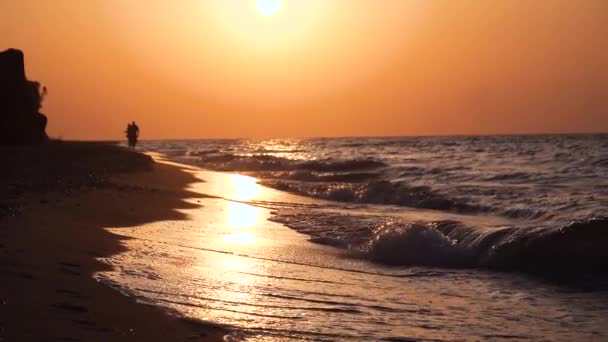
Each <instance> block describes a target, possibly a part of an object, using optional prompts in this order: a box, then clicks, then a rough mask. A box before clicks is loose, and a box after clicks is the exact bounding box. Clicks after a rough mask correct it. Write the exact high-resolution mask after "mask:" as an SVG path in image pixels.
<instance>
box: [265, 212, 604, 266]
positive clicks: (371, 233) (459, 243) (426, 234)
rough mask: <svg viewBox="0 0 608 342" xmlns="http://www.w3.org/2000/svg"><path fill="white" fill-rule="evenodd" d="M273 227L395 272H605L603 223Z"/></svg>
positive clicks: (328, 222) (326, 222)
mask: <svg viewBox="0 0 608 342" xmlns="http://www.w3.org/2000/svg"><path fill="white" fill-rule="evenodd" d="M275 215H276V216H275V217H274V218H273V220H274V221H277V222H282V223H284V224H286V225H287V226H289V227H291V228H293V229H296V230H298V231H301V232H303V233H306V234H309V235H311V236H312V238H311V241H312V242H315V243H321V244H328V245H332V246H334V247H342V248H347V249H348V250H349V251H350V253H351V254H352V255H354V256H356V257H360V258H365V259H368V260H370V261H373V262H378V263H382V264H386V265H394V266H430V267H441V268H479V267H483V268H490V269H496V270H509V271H526V272H540V273H542V272H553V271H560V272H571V271H576V272H581V271H586V272H589V271H590V272H594V273H605V272H606V270H608V267H607V266H608V249H606V246H607V245H608V218H591V219H586V220H580V221H574V222H571V223H569V224H566V225H564V226H561V227H558V228H545V227H539V228H532V227H503V228H494V229H480V228H478V227H472V226H468V225H465V224H462V223H461V222H458V221H448V220H446V221H437V222H428V223H412V222H406V221H404V220H402V219H397V218H382V217H357V216H350V215H349V216H343V215H335V214H320V213H315V214H314V217H312V216H313V215H309V214H304V213H298V214H294V213H291V214H289V213H281V212H276V213H275Z"/></svg>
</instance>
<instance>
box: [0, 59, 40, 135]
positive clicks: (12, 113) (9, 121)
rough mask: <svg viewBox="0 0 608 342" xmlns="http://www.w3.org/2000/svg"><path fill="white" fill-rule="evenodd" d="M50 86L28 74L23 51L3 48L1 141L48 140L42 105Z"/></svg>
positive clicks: (0, 107) (0, 60) (0, 79)
mask: <svg viewBox="0 0 608 342" xmlns="http://www.w3.org/2000/svg"><path fill="white" fill-rule="evenodd" d="M45 93H46V88H41V86H40V83H38V82H34V81H28V80H27V78H26V77H25V65H24V58H23V52H21V51H19V50H15V49H10V50H6V51H3V52H0V144H2V145H17V144H38V143H41V142H44V141H46V140H47V135H46V132H45V129H46V121H47V119H46V116H44V115H43V114H41V113H40V112H39V111H40V108H41V105H42V99H43V97H44V95H45Z"/></svg>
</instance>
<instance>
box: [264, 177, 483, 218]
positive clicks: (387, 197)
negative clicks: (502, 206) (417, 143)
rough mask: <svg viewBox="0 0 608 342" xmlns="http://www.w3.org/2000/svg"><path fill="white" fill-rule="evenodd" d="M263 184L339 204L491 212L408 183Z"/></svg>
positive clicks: (289, 182) (277, 181) (276, 181)
mask: <svg viewBox="0 0 608 342" xmlns="http://www.w3.org/2000/svg"><path fill="white" fill-rule="evenodd" d="M261 184H263V185H265V186H268V187H271V188H275V189H278V190H281V191H286V192H291V193H296V194H299V195H304V196H309V197H316V198H321V199H326V200H331V201H337V202H350V203H367V204H385V205H398V206H405V207H412V208H421V209H434V210H446V211H455V212H460V213H473V212H477V213H480V212H487V211H488V210H489V209H488V208H485V207H481V206H477V205H472V204H468V203H467V202H466V201H465V200H462V199H450V198H446V197H445V196H443V195H442V194H440V193H437V192H435V191H433V190H432V189H431V188H429V187H425V186H407V185H406V184H405V183H404V182H389V181H386V180H374V181H370V182H367V183H363V184H357V183H299V182H291V181H283V180H265V181H262V183H261Z"/></svg>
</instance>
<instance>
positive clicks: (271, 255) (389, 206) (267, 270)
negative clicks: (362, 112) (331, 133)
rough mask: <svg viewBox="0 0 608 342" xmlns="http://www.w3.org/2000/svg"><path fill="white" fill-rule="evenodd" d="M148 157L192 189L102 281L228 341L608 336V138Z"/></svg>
mask: <svg viewBox="0 0 608 342" xmlns="http://www.w3.org/2000/svg"><path fill="white" fill-rule="evenodd" d="M140 149H141V150H142V151H147V152H149V153H152V154H153V155H154V156H155V158H157V159H158V160H159V161H161V162H171V163H179V164H183V165H188V170H189V171H188V172H192V173H193V174H195V175H196V177H197V178H198V179H199V180H200V182H197V183H195V184H193V185H191V187H190V188H189V190H190V191H191V192H192V193H195V194H198V195H197V196H193V198H192V199H189V200H188V202H190V203H191V204H192V208H191V209H184V210H182V212H183V213H184V214H185V216H186V217H187V219H184V220H178V221H168V222H155V223H150V224H146V225H143V226H141V227H125V228H121V229H113V230H112V231H114V232H116V233H117V234H121V235H125V236H128V237H131V239H129V240H128V241H127V242H126V243H127V245H128V247H129V251H128V252H125V253H122V254H120V255H117V256H114V257H111V258H107V259H104V260H103V261H104V262H106V263H108V264H110V265H112V266H113V270H111V271H106V272H102V273H99V274H97V275H96V278H97V279H98V280H99V281H102V282H104V283H106V284H108V285H109V286H112V287H114V288H116V289H118V290H120V291H121V292H123V293H124V294H125V295H129V296H133V297H134V298H136V299H137V300H138V301H141V302H142V303H146V304H151V305H159V306H162V307H164V308H166V309H167V310H169V311H171V312H173V313H175V314H177V315H181V316H184V317H188V318H191V319H195V320H200V321H204V322H211V323H214V324H219V325H223V326H225V327H227V328H229V329H230V331H231V333H230V334H228V335H227V336H226V340H227V341H608V267H607V266H608V135H605V134H595V135H522V136H454V137H382V138H368V137H365V138H357V137H354V138H315V139H267V140H246V139H245V140H164V141H145V142H143V143H142V144H141V147H140Z"/></svg>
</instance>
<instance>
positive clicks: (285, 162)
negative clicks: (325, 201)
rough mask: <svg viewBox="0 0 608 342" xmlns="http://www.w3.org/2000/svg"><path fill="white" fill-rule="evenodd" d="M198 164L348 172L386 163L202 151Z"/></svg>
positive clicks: (232, 168) (221, 167) (228, 168)
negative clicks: (296, 158) (300, 158)
mask: <svg viewBox="0 0 608 342" xmlns="http://www.w3.org/2000/svg"><path fill="white" fill-rule="evenodd" d="M198 156H199V157H201V158H200V161H199V164H200V165H201V166H203V167H206V168H209V169H212V170H217V171H314V172H326V173H328V172H351V171H363V170H374V169H380V168H383V167H386V166H388V165H387V164H386V163H384V162H382V161H380V160H376V159H373V158H362V159H346V160H344V159H330V158H328V159H320V160H294V159H288V158H283V157H277V156H273V155H269V154H256V155H239V154H231V153H219V154H218V153H216V154H211V153H202V154H200V153H199V155H198Z"/></svg>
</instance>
